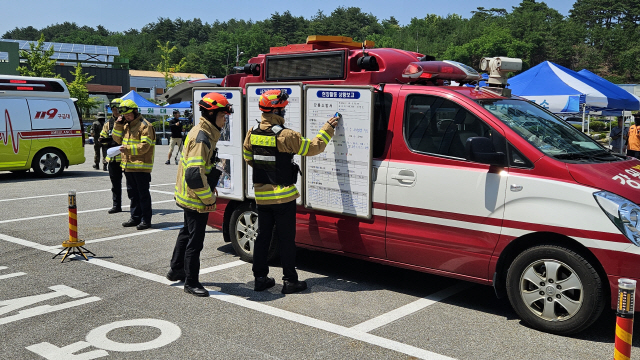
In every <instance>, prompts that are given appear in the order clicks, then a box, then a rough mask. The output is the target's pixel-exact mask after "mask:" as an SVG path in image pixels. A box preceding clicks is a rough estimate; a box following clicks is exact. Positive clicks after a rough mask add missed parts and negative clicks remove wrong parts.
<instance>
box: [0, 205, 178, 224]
mask: <svg viewBox="0 0 640 360" xmlns="http://www.w3.org/2000/svg"><path fill="white" fill-rule="evenodd" d="M168 202H175V200H173V199H172V200H162V201H155V202H152V203H151V204H162V203H168ZM127 207H129V205H124V206H123V208H127ZM109 209H111V208H110V207H108V208H102V209H92V210H82V211H78V214H84V213H90V212H96V211H107V210H109ZM63 215H69V212H64V213H58V214H50V215H40V216H31V217H26V218H20V219H9V220H2V221H0V224H6V223H10V222H16V221H25V220H35V219H44V218H48V217H54V216H63Z"/></svg>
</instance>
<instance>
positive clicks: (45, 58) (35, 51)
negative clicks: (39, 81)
mask: <svg viewBox="0 0 640 360" xmlns="http://www.w3.org/2000/svg"><path fill="white" fill-rule="evenodd" d="M53 52H54V51H53V46H52V47H51V48H50V49H49V50H44V33H42V34H40V39H38V42H37V43H36V44H34V43H30V44H29V51H26V50H20V57H22V58H25V59H26V60H27V65H26V66H18V72H20V75H22V76H36V77H48V78H52V77H58V76H56V74H55V73H54V72H53V69H54V68H55V66H56V62H55V60H51V59H50V58H51V55H53Z"/></svg>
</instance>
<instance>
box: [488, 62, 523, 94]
mask: <svg viewBox="0 0 640 360" xmlns="http://www.w3.org/2000/svg"><path fill="white" fill-rule="evenodd" d="M480 70H482V71H485V72H487V73H489V80H487V83H489V88H499V89H498V92H499V93H500V95H502V96H506V97H510V96H511V89H506V86H507V85H509V84H508V83H507V73H510V72H513V71H520V70H522V59H518V58H509V57H503V56H500V57H490V58H482V60H480Z"/></svg>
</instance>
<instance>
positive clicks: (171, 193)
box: [149, 190, 174, 195]
mask: <svg viewBox="0 0 640 360" xmlns="http://www.w3.org/2000/svg"><path fill="white" fill-rule="evenodd" d="M149 191H151V192H155V193H160V194H168V195H174V193H173V192H172V191H160V190H149Z"/></svg>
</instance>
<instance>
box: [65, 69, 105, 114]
mask: <svg viewBox="0 0 640 360" xmlns="http://www.w3.org/2000/svg"><path fill="white" fill-rule="evenodd" d="M74 69H75V70H74V71H73V72H71V74H73V76H74V80H73V81H72V82H70V83H69V82H67V80H64V82H65V83H67V87H68V88H69V95H70V96H71V97H72V98H76V99H78V101H77V102H76V104H77V105H78V108H79V109H80V110H81V111H82V112H83V113H85V114H87V113H88V112H89V111H91V110H92V109H95V108H98V107H100V105H101V104H102V103H103V101H102V100H100V99H97V98H92V97H89V91H87V83H88V82H89V81H91V79H93V78H94V77H93V76H90V75H87V74H86V73H84V72H83V71H82V66H80V64H78V65H76V67H75V68H74Z"/></svg>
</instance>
